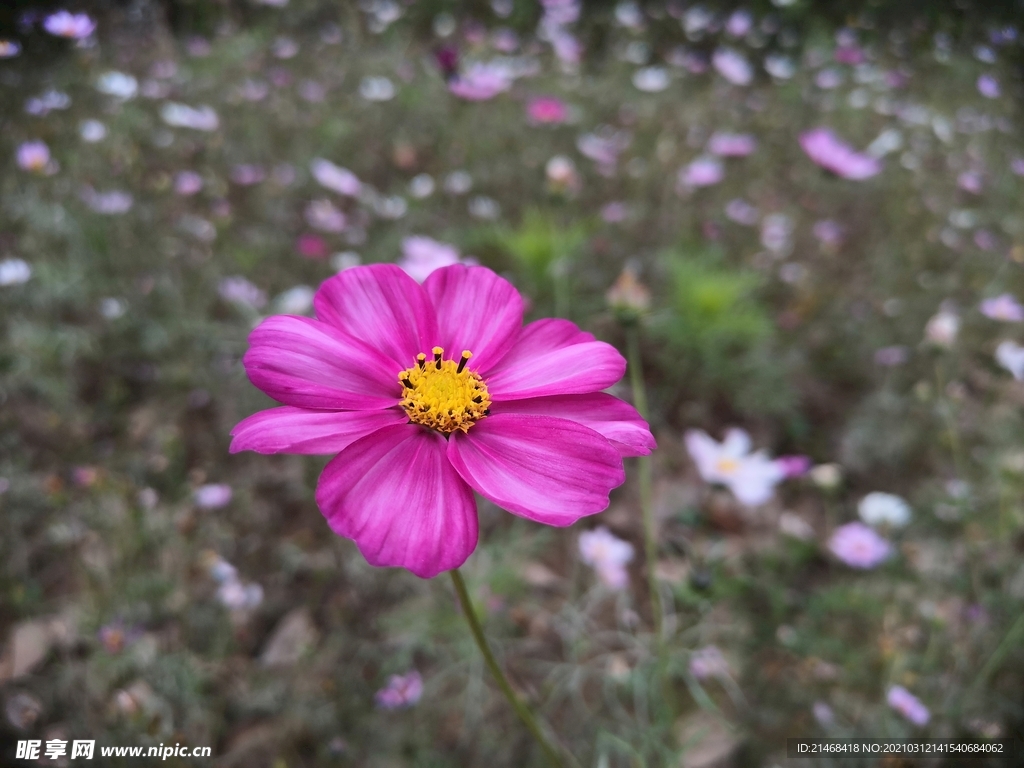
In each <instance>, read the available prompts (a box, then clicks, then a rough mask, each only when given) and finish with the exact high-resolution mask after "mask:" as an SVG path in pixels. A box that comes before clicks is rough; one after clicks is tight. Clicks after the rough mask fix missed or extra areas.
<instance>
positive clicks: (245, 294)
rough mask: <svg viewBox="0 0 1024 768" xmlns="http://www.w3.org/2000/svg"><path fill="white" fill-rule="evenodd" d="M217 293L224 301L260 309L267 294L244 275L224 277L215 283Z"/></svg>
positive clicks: (265, 300)
mask: <svg viewBox="0 0 1024 768" xmlns="http://www.w3.org/2000/svg"><path fill="white" fill-rule="evenodd" d="M217 293H218V294H220V297H221V298H222V299H224V300H225V301H230V302H231V303H232V304H240V305H242V306H243V307H248V308H250V309H261V308H262V307H264V306H265V305H266V303H267V294H266V293H264V292H263V291H262V290H260V289H259V288H257V287H256V286H255V285H253V284H252V283H251V282H249V281H248V280H246V279H245V278H244V277H241V276H239V275H234V276H233V277H225V278H223V279H222V280H221V281H220V283H219V284H218V285H217Z"/></svg>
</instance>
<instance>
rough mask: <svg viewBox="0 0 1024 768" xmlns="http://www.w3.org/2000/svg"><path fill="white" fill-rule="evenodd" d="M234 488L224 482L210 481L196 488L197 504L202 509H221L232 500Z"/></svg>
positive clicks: (195, 497) (195, 498)
mask: <svg viewBox="0 0 1024 768" xmlns="http://www.w3.org/2000/svg"><path fill="white" fill-rule="evenodd" d="M232 495H233V494H232V490H231V486H230V485H226V484H224V483H209V484H207V485H201V486H199V487H198V488H196V490H195V493H194V494H193V499H194V500H195V503H196V506H197V507H199V508H201V509H220V508H221V507H225V506H227V505H228V504H229V503H230V502H231V496H232Z"/></svg>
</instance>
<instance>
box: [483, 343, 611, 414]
mask: <svg viewBox="0 0 1024 768" xmlns="http://www.w3.org/2000/svg"><path fill="white" fill-rule="evenodd" d="M520 344H522V342H521V341H520V342H517V343H516V346H515V347H513V348H512V350H511V351H510V352H509V354H508V355H506V356H505V357H504V358H503V359H502V361H501V362H499V364H498V368H496V369H495V370H494V371H492V372H489V373H488V374H487V375H486V377H485V381H486V384H487V390H488V391H489V392H490V399H492V401H493V402H499V401H501V400H518V399H523V398H525V397H543V396H546V395H554V394H583V393H586V392H596V391H598V390H601V389H605V388H606V387H610V386H611V385H612V384H614V383H615V382H616V381H618V380H620V379H622V378H623V374H625V373H626V358H625V357H623V355H621V354H620V353H618V351H617V350H616V349H615V348H614V347H613V346H611V345H610V344H605V343H604V342H603V341H585V342H583V343H577V344H569V345H568V346H562V347H558V348H555V349H551V348H547V349H545V348H543V347H541V346H540V345H537V346H535V347H534V348H532V349H531V350H530V349H529V348H528V347H526V346H525V345H524V346H523V347H522V348H520ZM510 358H511V361H510Z"/></svg>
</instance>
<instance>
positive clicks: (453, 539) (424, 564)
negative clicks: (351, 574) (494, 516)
mask: <svg viewBox="0 0 1024 768" xmlns="http://www.w3.org/2000/svg"><path fill="white" fill-rule="evenodd" d="M316 502H317V504H319V505H320V510H321V511H322V512H323V514H324V517H326V518H327V522H328V523H329V524H330V526H331V528H332V529H333V530H334V532H335V533H337V534H338V535H339V536H344V537H345V538H348V539H352V540H353V541H355V543H356V546H358V547H359V551H360V552H362V553H363V557H365V558H366V561H367V562H368V563H369V564H370V565H376V566H385V567H397V568H407V569H409V570H410V571H412V572H413V573H415V574H416V575H417V576H419V577H420V578H424V579H429V578H431V577H432V576H436V575H437V574H439V573H440V572H441V571H447V570H451V569H452V568H458V567H459V566H460V565H462V564H463V563H464V562H465V561H466V558H468V557H469V556H470V555H471V554H472V553H473V550H474V549H475V548H476V541H477V517H476V501H475V500H474V498H473V491H472V490H470V488H469V486H468V485H466V484H465V483H464V482H463V481H462V479H461V478H460V477H459V476H458V474H456V472H455V470H454V469H453V468H452V465H451V464H450V463H449V462H448V459H447V458H446V457H445V439H444V437H443V436H442V435H440V434H439V433H437V432H433V431H431V430H428V429H424V428H423V427H418V426H415V425H411V424H404V425H402V426H398V427H385V428H383V429H379V430H377V431H376V432H374V433H373V434H371V435H368V436H366V437H364V438H362V439H361V440H357V441H356V442H354V443H352V444H351V445H350V446H349V447H348V448H346V449H345V450H344V451H342V452H341V453H340V454H339V455H338V456H337V457H335V458H334V459H332V460H331V462H330V463H329V464H328V465H327V466H326V467H325V468H324V471H323V474H322V475H320V483H319V485H318V486H317V489H316Z"/></svg>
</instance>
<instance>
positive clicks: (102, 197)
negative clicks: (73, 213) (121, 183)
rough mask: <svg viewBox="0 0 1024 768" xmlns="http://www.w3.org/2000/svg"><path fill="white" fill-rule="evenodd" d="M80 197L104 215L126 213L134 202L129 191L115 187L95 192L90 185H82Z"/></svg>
mask: <svg viewBox="0 0 1024 768" xmlns="http://www.w3.org/2000/svg"><path fill="white" fill-rule="evenodd" d="M81 197H82V200H83V201H84V202H85V204H86V205H88V206H89V207H90V208H91V209H92V210H93V211H95V212H96V213H101V214H103V215H105V216H116V215H117V214H119V213H126V212H127V211H129V210H130V209H131V207H132V205H133V204H134V202H135V200H134V198H133V197H132V194H131V192H122V191H120V190H117V189H113V190H111V191H109V192H97V191H96V190H95V189H93V188H92V187H84V188H83V189H82V194H81Z"/></svg>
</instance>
